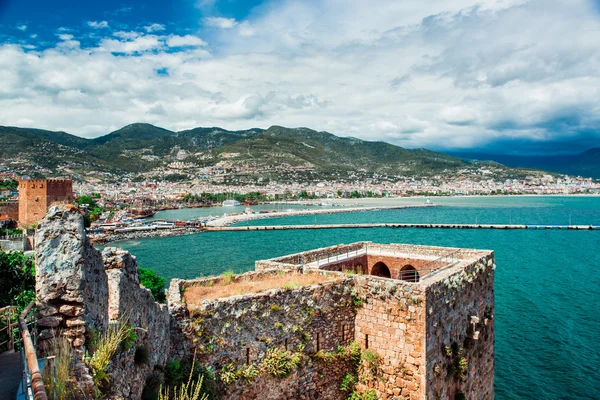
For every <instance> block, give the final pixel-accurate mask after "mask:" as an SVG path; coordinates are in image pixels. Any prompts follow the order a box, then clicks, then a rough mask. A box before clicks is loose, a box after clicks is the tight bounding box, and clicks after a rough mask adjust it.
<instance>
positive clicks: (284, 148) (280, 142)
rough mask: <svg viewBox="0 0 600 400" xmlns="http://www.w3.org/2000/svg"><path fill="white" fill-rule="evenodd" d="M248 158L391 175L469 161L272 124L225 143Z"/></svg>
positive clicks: (227, 149)
mask: <svg viewBox="0 0 600 400" xmlns="http://www.w3.org/2000/svg"><path fill="white" fill-rule="evenodd" d="M222 150H223V152H229V153H238V154H239V155H238V156H237V157H236V158H237V159H239V160H244V161H257V160H265V161H271V162H273V161H278V162H281V163H289V164H290V165H293V166H298V165H308V166H311V167H314V168H315V169H317V170H322V171H326V170H329V171H330V170H344V171H345V170H359V169H363V170H366V171H370V172H377V173H388V174H407V175H414V174H415V173H430V172H439V171H441V170H443V169H445V168H456V167H463V166H465V165H466V163H465V162H463V161H461V160H459V159H457V158H454V157H451V156H448V155H445V154H441V153H436V152H433V151H429V150H424V149H417V150H407V149H404V148H402V147H398V146H394V145H392V144H389V143H385V142H370V141H365V140H360V139H355V138H344V137H338V136H335V135H333V134H331V133H328V132H317V131H314V130H312V129H308V128H295V129H290V128H284V127H281V126H272V127H270V128H269V129H267V130H266V131H264V132H262V133H260V134H259V135H256V136H254V137H251V138H248V139H245V140H239V141H236V142H233V143H231V144H229V145H226V146H223V148H222Z"/></svg>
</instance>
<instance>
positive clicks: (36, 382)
mask: <svg viewBox="0 0 600 400" xmlns="http://www.w3.org/2000/svg"><path fill="white" fill-rule="evenodd" d="M34 307H35V302H34V301H32V302H31V303H29V305H28V306H27V307H26V308H25V310H23V312H22V313H21V315H19V331H20V332H21V340H22V349H21V354H22V359H23V382H22V389H23V390H24V392H25V393H23V394H24V395H25V397H26V398H27V399H31V400H47V399H48V396H47V395H46V389H45V387H44V380H43V378H42V372H41V370H40V365H39V362H38V357H37V353H36V346H35V344H34V343H35V339H36V336H35V332H36V330H35V329H32V332H33V335H32V334H31V332H30V330H29V328H30V327H32V326H33V327H34V326H35V323H36V320H35V316H34Z"/></svg>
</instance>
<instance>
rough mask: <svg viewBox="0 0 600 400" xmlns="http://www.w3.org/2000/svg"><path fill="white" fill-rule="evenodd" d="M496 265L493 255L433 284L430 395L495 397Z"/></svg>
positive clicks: (429, 301) (429, 293)
mask: <svg viewBox="0 0 600 400" xmlns="http://www.w3.org/2000/svg"><path fill="white" fill-rule="evenodd" d="M494 268H495V265H494V258H493V254H490V255H488V256H485V257H482V258H481V259H479V260H477V261H476V262H475V263H470V264H469V265H466V266H465V268H464V270H462V271H461V272H459V273H456V274H452V275H450V276H447V277H444V278H443V279H441V280H439V281H438V282H436V283H435V284H433V285H431V286H430V287H428V288H427V294H426V297H427V304H428V305H429V308H428V312H427V326H426V336H427V398H428V399H454V398H457V397H456V396H457V395H459V397H460V395H464V397H463V398H465V399H493V398H494V334H493V332H494V318H493V316H494ZM461 364H462V366H461Z"/></svg>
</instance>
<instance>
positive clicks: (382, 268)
mask: <svg viewBox="0 0 600 400" xmlns="http://www.w3.org/2000/svg"><path fill="white" fill-rule="evenodd" d="M371 275H375V276H381V277H383V278H391V277H392V274H391V273H390V269H389V268H388V267H387V265H385V264H384V263H382V262H381V261H379V262H378V263H377V264H375V265H373V268H372V269H371Z"/></svg>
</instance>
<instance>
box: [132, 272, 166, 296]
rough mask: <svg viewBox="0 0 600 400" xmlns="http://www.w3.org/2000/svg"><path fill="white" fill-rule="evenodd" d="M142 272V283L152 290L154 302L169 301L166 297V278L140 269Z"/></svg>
mask: <svg viewBox="0 0 600 400" xmlns="http://www.w3.org/2000/svg"><path fill="white" fill-rule="evenodd" d="M138 270H139V271H140V283H141V284H142V285H143V286H144V287H145V288H146V289H150V292H152V296H154V300H156V301H158V302H159V303H164V302H165V301H167V297H166V295H165V278H163V277H162V276H159V275H157V274H156V272H154V271H153V270H151V269H148V268H142V267H139V268H138Z"/></svg>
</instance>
